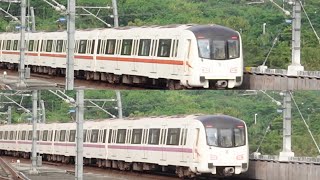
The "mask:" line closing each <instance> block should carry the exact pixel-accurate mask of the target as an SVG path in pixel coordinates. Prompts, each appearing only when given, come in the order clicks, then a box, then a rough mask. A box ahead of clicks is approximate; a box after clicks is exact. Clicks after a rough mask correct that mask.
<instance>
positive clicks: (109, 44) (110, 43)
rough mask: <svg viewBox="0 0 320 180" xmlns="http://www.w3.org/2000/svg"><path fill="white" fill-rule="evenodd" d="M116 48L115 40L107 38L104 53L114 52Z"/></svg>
mask: <svg viewBox="0 0 320 180" xmlns="http://www.w3.org/2000/svg"><path fill="white" fill-rule="evenodd" d="M115 49H116V40H115V39H108V40H107V45H106V51H105V54H114V52H115Z"/></svg>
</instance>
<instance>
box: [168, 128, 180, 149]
mask: <svg viewBox="0 0 320 180" xmlns="http://www.w3.org/2000/svg"><path fill="white" fill-rule="evenodd" d="M179 138H180V128H169V129H168V136H167V145H179Z"/></svg>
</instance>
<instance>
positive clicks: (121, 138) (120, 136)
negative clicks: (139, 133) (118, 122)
mask: <svg viewBox="0 0 320 180" xmlns="http://www.w3.org/2000/svg"><path fill="white" fill-rule="evenodd" d="M126 133H127V130H126V129H118V133H117V143H119V144H124V143H125V141H126Z"/></svg>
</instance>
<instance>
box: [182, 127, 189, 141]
mask: <svg viewBox="0 0 320 180" xmlns="http://www.w3.org/2000/svg"><path fill="white" fill-rule="evenodd" d="M183 136H184V140H183V143H182V145H186V144H187V136H188V129H185V130H184V135H183Z"/></svg>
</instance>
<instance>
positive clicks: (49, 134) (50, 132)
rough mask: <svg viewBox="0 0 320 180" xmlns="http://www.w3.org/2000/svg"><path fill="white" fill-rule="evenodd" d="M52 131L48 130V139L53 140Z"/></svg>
mask: <svg viewBox="0 0 320 180" xmlns="http://www.w3.org/2000/svg"><path fill="white" fill-rule="evenodd" d="M52 133H53V131H49V132H48V141H52Z"/></svg>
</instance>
